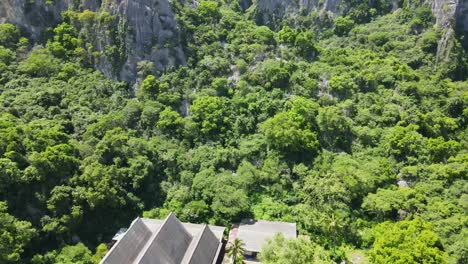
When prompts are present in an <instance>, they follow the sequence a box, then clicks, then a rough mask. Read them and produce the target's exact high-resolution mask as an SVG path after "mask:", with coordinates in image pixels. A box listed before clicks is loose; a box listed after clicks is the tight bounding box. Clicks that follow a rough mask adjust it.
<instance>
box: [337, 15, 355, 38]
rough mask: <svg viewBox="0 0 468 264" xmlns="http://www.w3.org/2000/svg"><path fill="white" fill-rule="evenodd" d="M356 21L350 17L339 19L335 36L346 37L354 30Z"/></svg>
mask: <svg viewBox="0 0 468 264" xmlns="http://www.w3.org/2000/svg"><path fill="white" fill-rule="evenodd" d="M353 27H354V21H353V20H352V19H351V18H349V17H338V18H337V19H336V20H335V34H336V35H337V36H340V37H342V36H346V35H348V33H349V32H350V31H351V29H353Z"/></svg>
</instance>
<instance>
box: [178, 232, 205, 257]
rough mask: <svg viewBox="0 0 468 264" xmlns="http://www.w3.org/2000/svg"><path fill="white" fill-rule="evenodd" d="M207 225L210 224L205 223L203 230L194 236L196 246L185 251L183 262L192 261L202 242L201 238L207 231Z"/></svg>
mask: <svg viewBox="0 0 468 264" xmlns="http://www.w3.org/2000/svg"><path fill="white" fill-rule="evenodd" d="M207 227H208V225H207V224H204V225H203V228H202V230H201V231H200V232H199V233H198V234H197V236H196V237H194V239H195V241H192V243H195V246H194V247H193V249H191V250H190V252H189V251H187V252H185V256H184V258H183V259H182V264H185V263H190V260H192V258H193V253H195V251H196V250H197V248H198V245H199V244H200V240H201V238H202V236H203V234H204V233H205V230H206V228H207Z"/></svg>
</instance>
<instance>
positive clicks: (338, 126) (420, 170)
mask: <svg viewBox="0 0 468 264" xmlns="http://www.w3.org/2000/svg"><path fill="white" fill-rule="evenodd" d="M350 2H351V3H352V4H351V8H350V9H348V10H347V11H346V12H345V13H344V14H342V15H341V16H338V17H333V16H327V15H323V14H319V13H318V12H311V13H310V14H307V15H304V16H297V17H294V18H288V19H284V20H283V21H281V22H280V23H275V24H274V25H273V24H272V25H268V26H265V25H262V23H261V21H258V19H257V18H258V14H256V13H255V10H252V9H247V10H243V9H242V8H241V7H240V5H239V3H238V1H201V3H200V4H199V5H198V6H196V7H193V6H190V5H186V4H183V3H182V2H181V1H173V3H172V5H173V8H174V10H175V12H176V15H177V21H178V23H179V26H180V38H181V40H182V42H183V49H184V52H185V54H186V55H187V64H186V65H182V66H178V67H169V68H167V69H165V70H164V71H160V72H156V73H154V72H151V68H152V65H151V64H152V62H150V61H142V62H140V63H139V72H138V79H137V81H136V84H135V85H133V84H130V83H125V82H119V81H115V80H112V79H109V78H106V77H104V75H103V74H102V73H100V72H99V71H97V70H95V69H94V68H93V67H92V65H94V63H95V61H96V60H98V59H99V56H100V54H99V52H97V51H95V50H93V47H92V44H91V43H92V42H91V40H90V39H91V34H90V32H91V29H92V28H93V25H94V24H95V23H101V24H103V23H108V24H109V36H112V35H114V36H115V35H118V34H119V33H118V32H113V31H112V28H114V26H112V23H113V19H114V18H113V16H112V15H110V14H109V13H106V12H91V11H88V10H79V9H77V10H75V11H67V12H65V13H64V14H63V22H62V23H60V24H58V25H57V26H56V27H55V28H50V29H49V30H48V31H47V32H46V34H45V37H44V40H43V41H42V42H39V43H33V42H32V41H31V40H30V39H28V38H27V36H26V35H25V34H24V33H23V32H22V31H21V30H20V28H18V27H16V26H14V25H11V24H0V263H5V264H8V263H33V264H49V263H50V264H51V263H64V264H65V263H82V264H88V263H89V264H90V263H97V262H99V259H100V258H101V257H102V256H103V254H105V251H106V247H105V245H103V243H107V242H109V241H110V239H111V237H112V236H113V235H114V233H115V232H116V231H117V230H118V229H119V228H121V227H127V226H128V225H129V224H130V222H131V221H132V220H133V219H134V218H135V217H137V216H145V217H155V218H163V217H165V216H166V215H167V214H168V213H169V212H170V211H173V212H174V213H175V214H176V215H177V217H178V218H179V219H180V220H182V221H189V222H194V223H212V224H217V225H224V226H226V227H229V226H230V225H231V223H233V222H235V221H238V220H239V219H241V218H245V217H253V218H258V219H266V220H278V221H288V222H295V223H297V226H298V230H299V233H300V234H301V235H306V236H308V237H309V238H310V239H309V240H306V239H298V240H295V241H288V240H287V239H284V238H282V237H277V238H275V240H273V241H271V242H270V244H269V245H268V247H267V248H266V249H265V251H264V253H263V254H262V256H261V258H262V260H263V261H264V263H291V264H292V263H296V264H301V263H333V262H336V263H340V262H342V261H351V260H353V258H355V257H356V256H358V257H359V258H360V259H361V261H362V262H361V263H367V262H369V263H468V214H467V211H468V181H467V175H468V173H467V172H468V151H467V150H468V141H467V140H468V130H467V124H468V81H467V80H466V79H467V77H468V56H467V55H466V51H465V49H464V48H463V46H462V44H461V43H462V41H461V40H459V39H458V36H457V35H454V36H453V37H452V40H451V41H452V43H453V45H452V46H451V50H450V53H449V54H448V55H447V57H446V58H444V59H440V58H439V57H438V54H439V50H438V42H439V39H440V38H441V36H442V34H443V33H444V32H443V31H442V30H441V29H440V28H438V27H436V26H435V18H434V16H433V15H432V12H431V8H430V6H429V5H424V4H414V5H405V6H403V7H401V8H399V9H397V10H395V11H393V12H391V8H390V7H389V4H388V1H384V0H381V1H377V2H379V3H380V4H379V5H377V6H374V7H372V8H371V7H369V6H368V1H360V0H353V1H350ZM115 43H116V44H115V45H114V46H109V47H106V49H105V51H103V52H107V53H108V54H111V55H112V54H114V55H115V63H119V45H118V41H116V42H115ZM167 45H171V43H168V44H167Z"/></svg>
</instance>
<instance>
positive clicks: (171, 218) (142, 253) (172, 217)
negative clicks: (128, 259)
mask: <svg viewBox="0 0 468 264" xmlns="http://www.w3.org/2000/svg"><path fill="white" fill-rule="evenodd" d="M170 221H175V222H177V223H178V224H180V225H181V226H182V228H183V229H184V231H185V232H186V233H188V231H187V230H186V229H185V227H184V226H183V225H182V222H180V220H179V219H178V218H177V217H176V216H175V215H174V213H173V212H170V213H169V215H168V216H167V217H166V219H164V222H163V223H162V224H161V225H160V226H159V229H158V230H157V231H156V232H154V234H152V235H151V237H150V238H149V239H148V241H147V242H146V244H145V246H144V247H143V248H142V250H141V251H140V253H139V254H138V256H137V258H136V259H135V261H134V262H133V263H135V264H138V263H140V261H141V260H142V259H143V257H145V255H146V253H147V252H148V249H149V248H150V246H151V244H153V242H154V240H156V238H157V236H158V235H159V233H160V232H161V230H162V229H163V228H164V226H165V225H166V224H168V223H170ZM188 234H189V235H190V233H188ZM190 236H191V235H190Z"/></svg>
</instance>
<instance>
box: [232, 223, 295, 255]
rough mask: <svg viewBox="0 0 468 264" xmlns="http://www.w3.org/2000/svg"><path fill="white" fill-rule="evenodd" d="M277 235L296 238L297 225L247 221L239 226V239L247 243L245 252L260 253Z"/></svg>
mask: <svg viewBox="0 0 468 264" xmlns="http://www.w3.org/2000/svg"><path fill="white" fill-rule="evenodd" d="M277 233H282V234H283V235H284V236H285V237H286V238H296V237H297V233H296V224H295V223H284V222H271V221H264V220H252V219H245V220H242V222H241V223H240V224H239V230H238V233H237V238H239V239H240V240H242V241H243V242H244V243H245V246H244V249H245V250H247V251H251V252H260V251H261V249H262V246H263V245H264V244H265V243H266V241H267V240H268V239H269V238H271V237H273V236H274V235H275V234H277Z"/></svg>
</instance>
